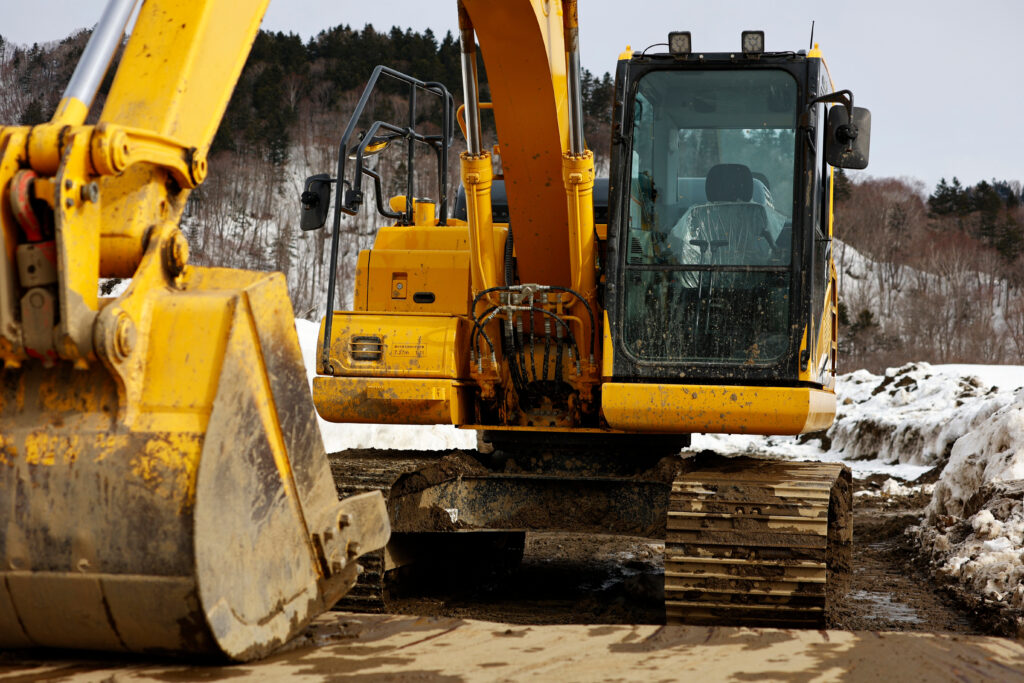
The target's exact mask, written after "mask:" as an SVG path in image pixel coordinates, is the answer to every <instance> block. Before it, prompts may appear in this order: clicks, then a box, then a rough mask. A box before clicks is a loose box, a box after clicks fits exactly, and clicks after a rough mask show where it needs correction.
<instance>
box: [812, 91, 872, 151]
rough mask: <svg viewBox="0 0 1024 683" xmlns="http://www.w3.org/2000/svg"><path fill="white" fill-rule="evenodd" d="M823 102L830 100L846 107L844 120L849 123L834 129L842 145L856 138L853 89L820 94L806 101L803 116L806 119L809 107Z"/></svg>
mask: <svg viewBox="0 0 1024 683" xmlns="http://www.w3.org/2000/svg"><path fill="white" fill-rule="evenodd" d="M823 102H830V103H834V104H841V105H843V106H844V107H846V120H847V121H849V123H847V124H845V125H842V126H840V127H839V129H838V130H837V131H836V138H837V139H838V141H839V142H840V143H841V144H843V145H848V144H850V143H851V142H853V141H854V140H856V139H857V134H858V133H859V131H858V130H857V125H856V124H855V123H854V122H853V91H852V90H838V91H836V92H834V93H829V94H828V95H822V96H821V97H815V98H814V99H813V100H811V101H810V102H808V103H807V107H806V108H804V115H803V118H804V120H805V121H806V117H807V114H808V113H809V112H810V111H811V107H813V106H814V105H816V104H821V103H823Z"/></svg>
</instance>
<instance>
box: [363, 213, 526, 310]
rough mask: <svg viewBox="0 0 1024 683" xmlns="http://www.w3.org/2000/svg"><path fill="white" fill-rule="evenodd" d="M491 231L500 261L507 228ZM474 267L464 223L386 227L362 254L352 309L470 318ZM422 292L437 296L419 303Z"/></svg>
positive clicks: (494, 247) (495, 258)
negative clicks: (471, 284)
mask: <svg viewBox="0 0 1024 683" xmlns="http://www.w3.org/2000/svg"><path fill="white" fill-rule="evenodd" d="M492 230H493V240H492V243H493V249H494V251H495V254H494V260H495V261H500V260H501V258H502V254H503V252H504V248H505V239H506V237H507V235H508V226H505V225H499V226H494V227H493V228H492ZM470 268H471V265H470V253H469V228H468V227H467V226H466V225H465V224H463V225H459V226H442V227H437V226H433V225H413V226H401V227H400V226H385V227H382V228H380V231H379V232H378V233H377V238H376V240H375V241H374V245H373V249H367V250H364V251H361V252H360V253H359V260H358V263H357V266H356V277H355V295H354V298H353V300H354V306H353V307H354V308H355V310H357V311H380V312H389V311H396V312H406V313H424V314H440V313H450V314H455V315H466V314H468V313H469V305H470V301H471V296H470ZM398 283H401V284H402V287H401V288H400V289H399V288H397V287H396V285H397V284H398ZM417 293H421V294H432V295H433V301H421V302H418V301H417V297H416V296H415V295H416V294H417ZM403 294H404V296H403ZM428 299H429V297H428Z"/></svg>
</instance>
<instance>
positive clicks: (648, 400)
mask: <svg viewBox="0 0 1024 683" xmlns="http://www.w3.org/2000/svg"><path fill="white" fill-rule="evenodd" d="M601 409H602V412H603V413H604V417H605V419H606V420H607V421H608V424H609V426H611V427H612V428H613V429H621V430H624V431H638V432H675V433H720V434H802V433H805V432H815V431H819V430H821V429H825V428H826V427H828V426H829V425H831V424H832V420H833V419H834V417H835V412H836V397H835V394H834V393H832V392H829V391H822V390H820V389H810V388H807V387H753V386H749V387H744V386H715V385H686V384H626V383H619V382H607V383H605V384H604V385H603V386H602V387H601Z"/></svg>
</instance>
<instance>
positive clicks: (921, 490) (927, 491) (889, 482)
mask: <svg viewBox="0 0 1024 683" xmlns="http://www.w3.org/2000/svg"><path fill="white" fill-rule="evenodd" d="M934 490H935V485H934V484H919V485H917V486H905V485H903V484H902V483H900V482H898V481H896V480H895V479H892V478H891V477H890V478H889V479H886V480H885V481H884V482H883V483H882V486H881V488H878V489H862V490H860V491H857V492H856V493H854V494H853V495H854V496H855V497H857V498H907V497H909V496H917V495H920V494H924V495H926V496H930V495H932V492H933V491H934Z"/></svg>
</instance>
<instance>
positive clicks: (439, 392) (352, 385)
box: [313, 377, 472, 425]
mask: <svg viewBox="0 0 1024 683" xmlns="http://www.w3.org/2000/svg"><path fill="white" fill-rule="evenodd" d="M470 401H472V388H471V387H470V386H468V385H466V384H464V383H462V382H458V381H455V380H450V379H396V378H386V377H314V378H313V402H314V403H315V404H316V409H317V412H319V413H320V416H321V417H322V418H324V419H325V420H327V421H329V422H365V423H387V424H453V425H459V424H463V423H465V422H466V419H467V417H468V415H467V413H466V407H467V406H468V405H470Z"/></svg>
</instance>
